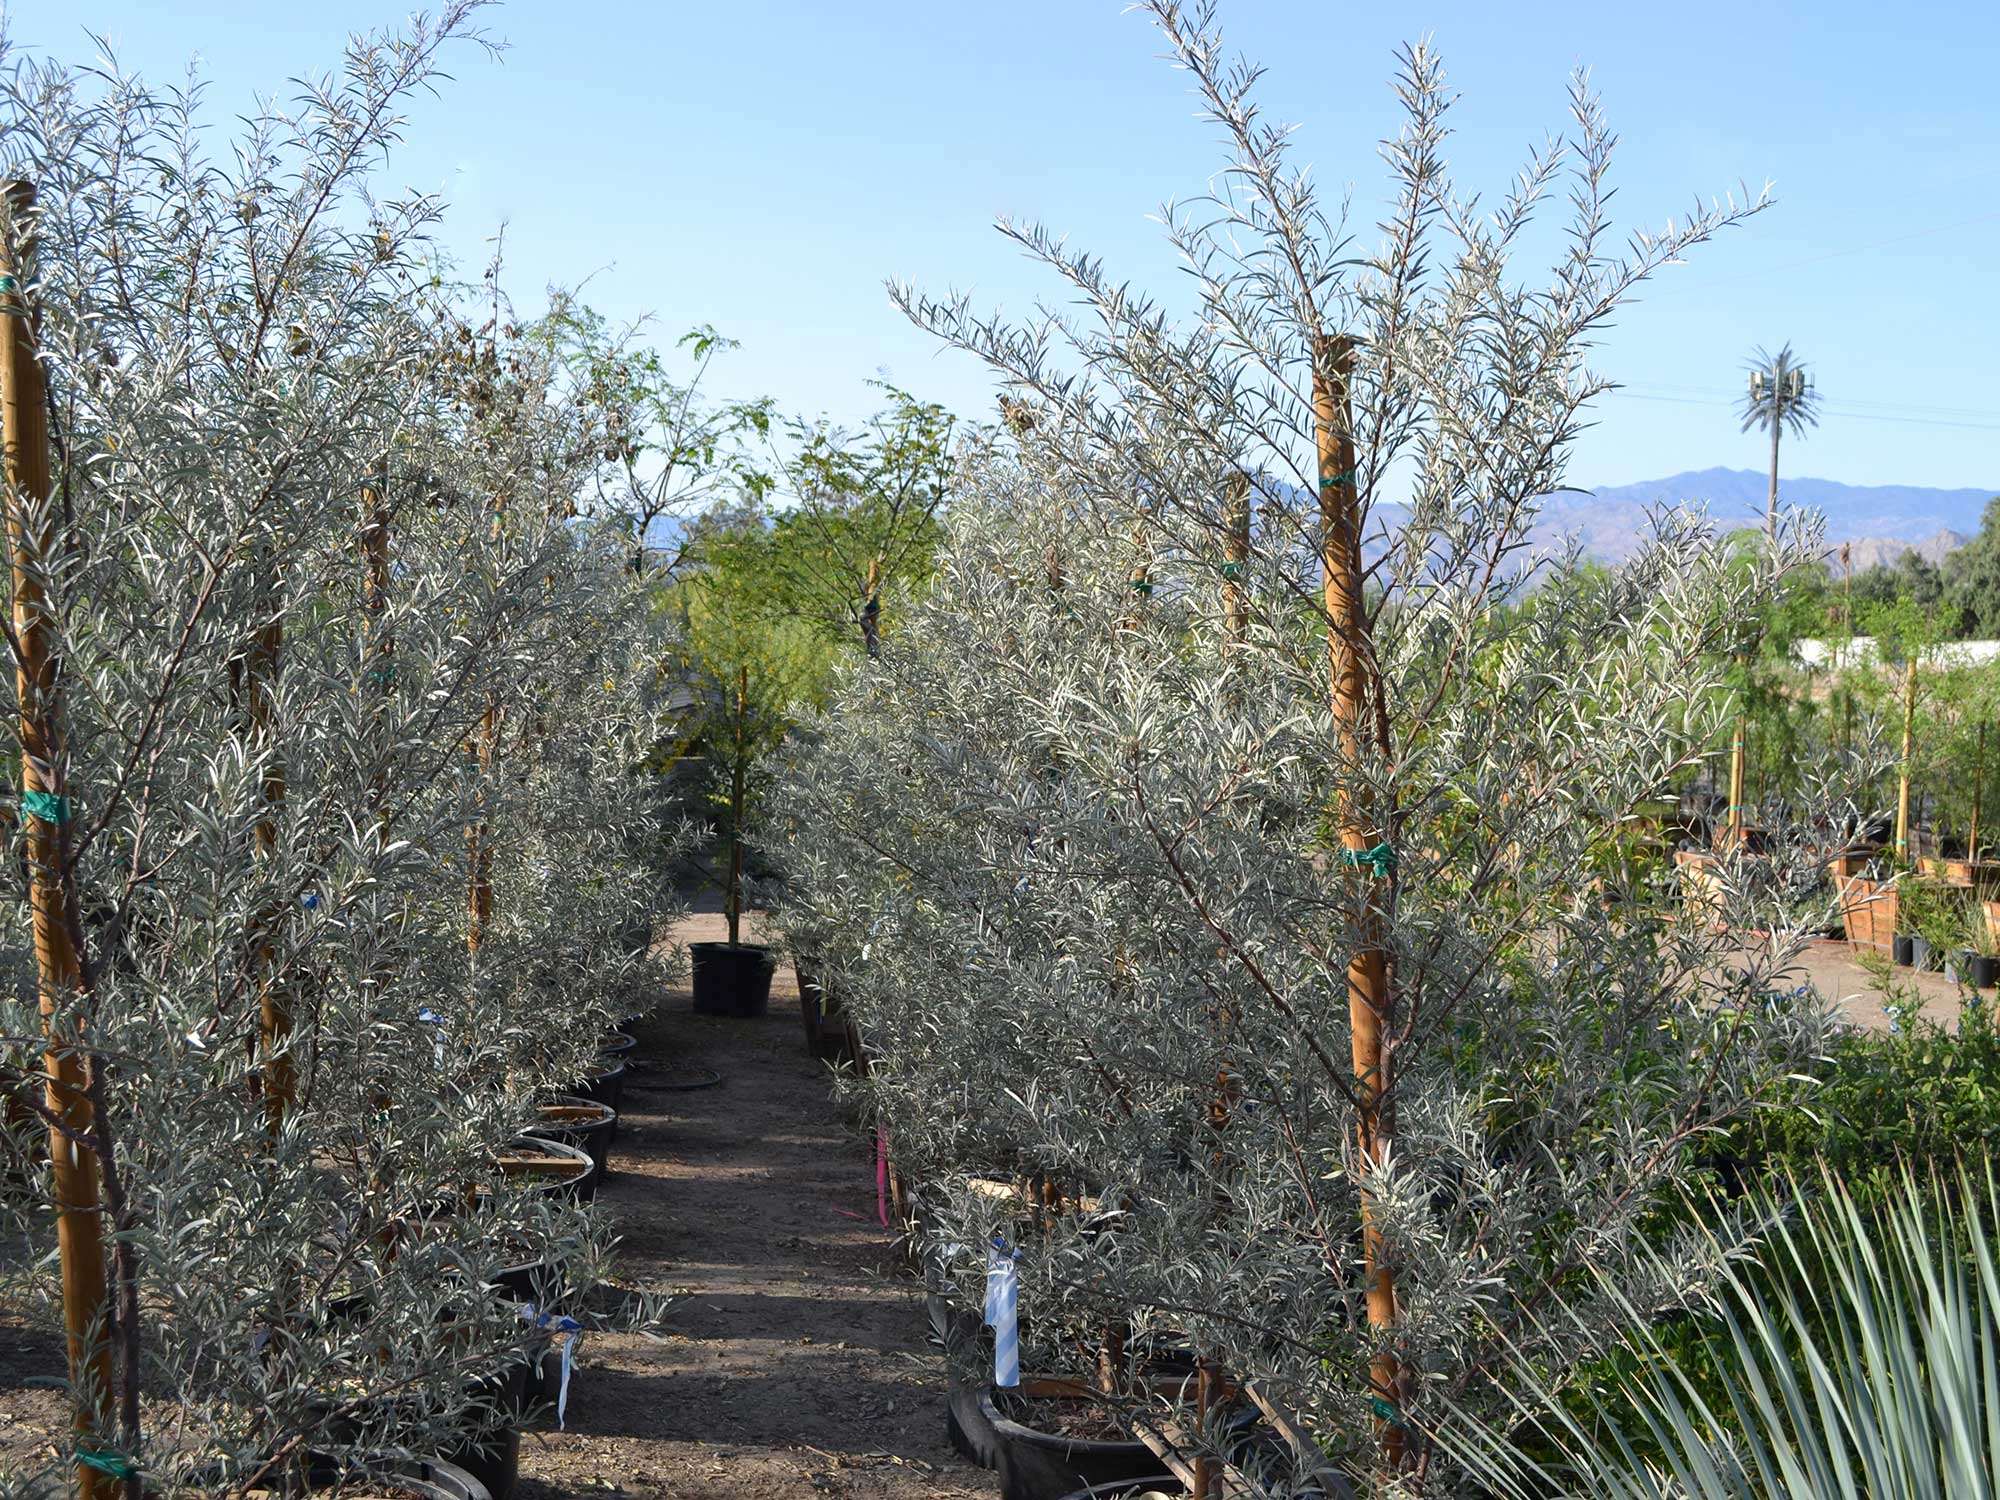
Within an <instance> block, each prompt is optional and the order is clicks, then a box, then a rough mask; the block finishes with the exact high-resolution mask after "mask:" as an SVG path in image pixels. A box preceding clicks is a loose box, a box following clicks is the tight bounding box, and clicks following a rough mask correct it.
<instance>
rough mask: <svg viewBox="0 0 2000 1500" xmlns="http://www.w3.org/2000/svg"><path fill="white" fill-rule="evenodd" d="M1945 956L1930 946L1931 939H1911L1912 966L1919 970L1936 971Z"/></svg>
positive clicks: (1920, 937) (1919, 937)
mask: <svg viewBox="0 0 2000 1500" xmlns="http://www.w3.org/2000/svg"><path fill="white" fill-rule="evenodd" d="M1943 956H1944V955H1943V954H1941V953H1939V952H1938V951H1937V949H1935V948H1933V947H1932V946H1931V944H1930V939H1929V938H1926V937H1922V936H1918V937H1913V938H1911V939H1910V965H1911V967H1912V968H1917V969H1935V968H1937V967H1938V960H1939V959H1940V958H1942V957H1943Z"/></svg>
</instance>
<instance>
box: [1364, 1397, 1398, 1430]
mask: <svg viewBox="0 0 2000 1500" xmlns="http://www.w3.org/2000/svg"><path fill="white" fill-rule="evenodd" d="M1368 1409H1369V1410H1370V1411H1371V1412H1373V1413H1374V1414H1375V1415H1376V1416H1378V1417H1380V1418H1381V1419H1382V1420H1383V1421H1384V1422H1386V1423H1388V1424H1389V1425H1390V1426H1391V1427H1393V1428H1395V1429H1396V1430H1397V1431H1398V1432H1401V1431H1404V1430H1405V1429H1404V1427H1403V1419H1402V1418H1401V1416H1399V1415H1398V1414H1397V1411H1396V1407H1395V1404H1394V1403H1393V1402H1389V1401H1385V1400H1383V1399H1382V1398H1381V1397H1380V1396H1370V1397H1369V1398H1368Z"/></svg>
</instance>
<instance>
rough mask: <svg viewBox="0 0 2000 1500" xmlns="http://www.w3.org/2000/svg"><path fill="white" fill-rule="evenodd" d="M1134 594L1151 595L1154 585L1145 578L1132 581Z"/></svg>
mask: <svg viewBox="0 0 2000 1500" xmlns="http://www.w3.org/2000/svg"><path fill="white" fill-rule="evenodd" d="M1132 592H1133V593H1135V594H1150V593H1152V592H1153V585H1152V584H1151V583H1149V582H1147V581H1146V580H1145V579H1143V578H1135V579H1133V580H1132Z"/></svg>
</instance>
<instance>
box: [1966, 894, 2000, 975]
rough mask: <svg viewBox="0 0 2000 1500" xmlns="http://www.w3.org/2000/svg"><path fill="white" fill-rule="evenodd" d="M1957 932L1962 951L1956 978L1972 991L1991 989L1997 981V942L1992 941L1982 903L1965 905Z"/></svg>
mask: <svg viewBox="0 0 2000 1500" xmlns="http://www.w3.org/2000/svg"><path fill="white" fill-rule="evenodd" d="M1961 931H1962V937H1961V941H1962V942H1963V943H1964V945H1965V949H1964V952H1963V953H1961V954H1960V956H1959V963H1958V972H1959V977H1960V978H1962V979H1963V980H1964V981H1965V982H1966V983H1967V984H1969V985H1971V986H1972V987H1973V988H1974V989H1976V990H1990V989H1992V988H1993V986H1994V984H1995V982H1996V981H2000V940H1996V939H1995V937H1994V934H1993V924H1992V923H1991V922H1990V921H1989V920H1987V915H1986V904H1985V903H1984V902H1981V901H1968V902H1967V903H1966V904H1965V913H1964V918H1963V926H1962V929H1961Z"/></svg>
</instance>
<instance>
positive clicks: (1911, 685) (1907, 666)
mask: <svg viewBox="0 0 2000 1500" xmlns="http://www.w3.org/2000/svg"><path fill="white" fill-rule="evenodd" d="M1908 650H1909V658H1908V659H1907V660H1906V661H1905V662H1904V663H1903V764H1902V769H1901V770H1900V771H1899V772H1898V773H1897V776H1896V858H1897V860H1898V861H1899V862H1901V861H1904V860H1907V859H1908V858H1909V855H1910V750H1911V745H1912V742H1913V740H1914V738H1915V735H1916V727H1917V648H1916V647H1915V646H1911V647H1909V648H1908Z"/></svg>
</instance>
